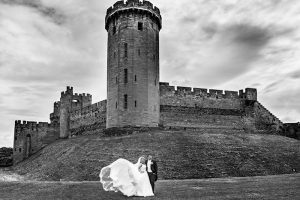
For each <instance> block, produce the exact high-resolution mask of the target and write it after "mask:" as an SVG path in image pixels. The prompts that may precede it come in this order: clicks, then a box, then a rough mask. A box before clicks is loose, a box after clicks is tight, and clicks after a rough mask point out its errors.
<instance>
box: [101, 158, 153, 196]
mask: <svg viewBox="0 0 300 200" xmlns="http://www.w3.org/2000/svg"><path fill="white" fill-rule="evenodd" d="M140 160H141V158H139V160H138V162H137V163H136V164H133V163H131V162H129V161H128V160H125V159H122V158H120V159H118V160H116V161H115V162H113V163H112V164H110V165H109V166H106V167H104V168H102V169H101V172H100V175H99V176H100V182H101V183H102V185H103V189H104V190H105V191H115V192H118V191H120V192H122V193H123V194H124V195H126V196H128V197H130V196H143V197H146V196H154V194H153V192H152V187H151V184H150V180H149V177H148V174H147V172H146V165H144V164H141V163H140Z"/></svg>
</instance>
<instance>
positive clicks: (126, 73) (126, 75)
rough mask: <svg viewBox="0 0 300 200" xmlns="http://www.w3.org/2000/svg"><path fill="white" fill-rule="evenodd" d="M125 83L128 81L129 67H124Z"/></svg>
mask: <svg viewBox="0 0 300 200" xmlns="http://www.w3.org/2000/svg"><path fill="white" fill-rule="evenodd" d="M124 83H128V69H124Z"/></svg>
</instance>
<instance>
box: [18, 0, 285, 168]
mask: <svg viewBox="0 0 300 200" xmlns="http://www.w3.org/2000/svg"><path fill="white" fill-rule="evenodd" d="M161 28H162V18H161V15H160V10H159V9H158V8H157V7H154V6H153V5H152V3H150V2H149V1H142V2H140V1H139V0H128V1H127V2H126V3H125V2H124V1H118V2H116V3H115V4H114V5H113V7H110V8H109V9H108V10H107V14H106V18H105V29H106V30H107V32H108V54H107V55H108V56H107V100H104V101H101V102H98V103H94V104H92V96H91V95H90V94H77V93H73V87H69V86H68V87H67V89H66V91H64V92H62V93H61V96H60V100H59V101H57V102H55V103H54V108H53V113H51V114H50V123H45V122H39V123H38V122H26V121H23V122H22V121H16V122H15V131H14V153H13V159H14V163H18V162H21V161H22V160H24V159H26V158H28V157H30V156H31V155H32V154H34V153H36V152H38V151H39V150H41V149H42V148H43V147H45V146H47V145H49V144H51V143H52V142H54V141H55V140H57V139H59V138H69V137H72V136H73V135H79V134H88V133H94V132H101V131H102V130H104V129H106V128H112V127H160V128H165V129H172V128H177V129H182V130H185V129H193V130H197V129H203V128H218V129H228V130H244V131H245V132H248V131H250V132H257V133H276V132H278V131H279V130H280V129H281V128H282V127H283V123H282V122H281V121H280V120H279V119H278V118H277V117H276V116H274V115H273V114H272V113H271V112H269V111H268V110H267V109H266V108H265V107H264V106H263V105H261V104H260V103H259V102H258V101H257V90H256V89H253V88H246V89H245V90H240V91H222V90H214V89H210V90H208V89H203V88H191V87H179V86H178V87H177V88H175V86H170V85H169V83H164V82H159V32H160V30H161Z"/></svg>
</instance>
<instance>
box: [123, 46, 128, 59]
mask: <svg viewBox="0 0 300 200" xmlns="http://www.w3.org/2000/svg"><path fill="white" fill-rule="evenodd" d="M127 51H128V44H127V43H125V44H124V56H125V58H127V56H128V53H127Z"/></svg>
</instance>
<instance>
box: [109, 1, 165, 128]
mask: <svg viewBox="0 0 300 200" xmlns="http://www.w3.org/2000/svg"><path fill="white" fill-rule="evenodd" d="M161 28H162V20H161V15H160V11H159V9H158V8H157V7H153V4H152V3H150V2H149V1H142V2H140V1H139V0H128V1H127V2H126V3H125V2H124V1H118V2H116V3H115V4H114V5H113V7H110V8H109V9H108V10H107V14H106V18H105V29H106V30H107V32H108V51H107V124H106V125H107V128H111V127H124V126H138V127H156V126H158V123H159V110H160V103H159V31H160V30H161Z"/></svg>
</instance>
